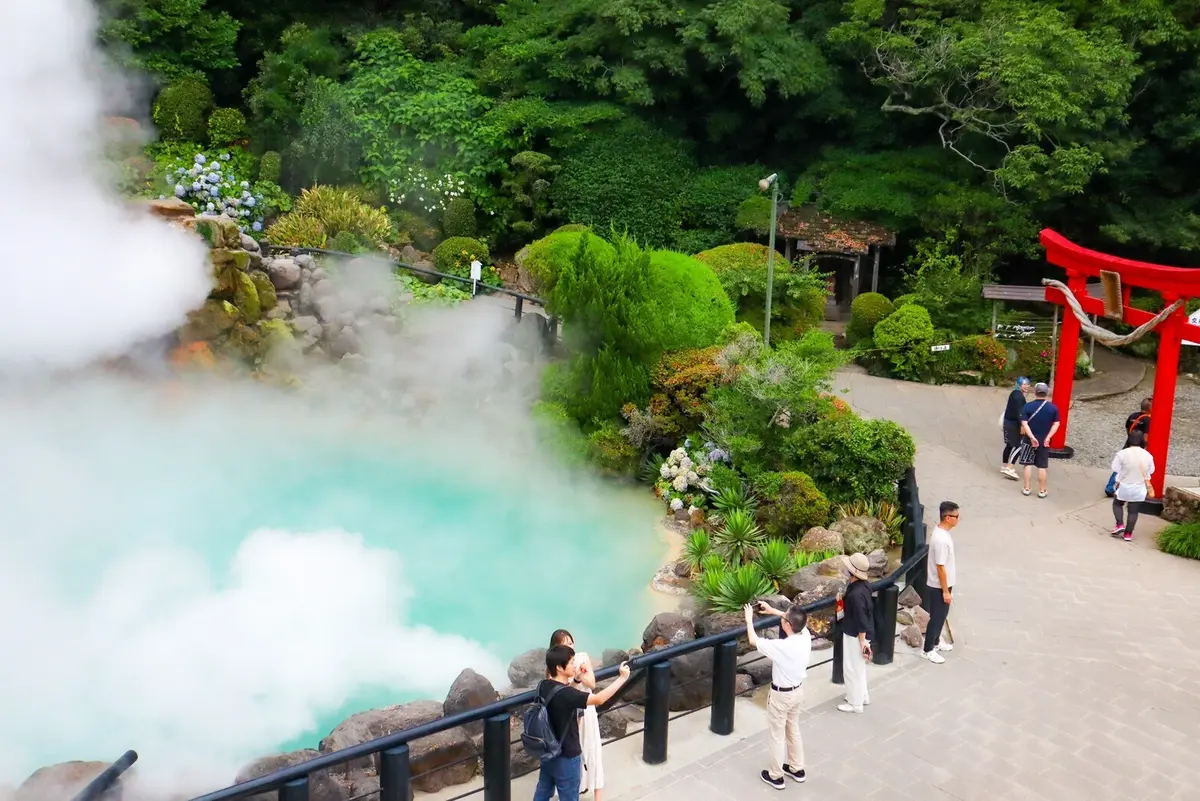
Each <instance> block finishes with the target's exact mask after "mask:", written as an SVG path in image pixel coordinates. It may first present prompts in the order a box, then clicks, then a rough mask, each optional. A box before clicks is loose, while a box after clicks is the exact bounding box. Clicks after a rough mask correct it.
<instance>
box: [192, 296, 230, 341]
mask: <svg viewBox="0 0 1200 801" xmlns="http://www.w3.org/2000/svg"><path fill="white" fill-rule="evenodd" d="M237 321H238V310H237V308H236V307H234V305H233V304H232V303H229V302H228V301H223V300H207V301H205V302H204V305H203V306H201V307H200V308H199V309H197V310H196V311H194V312H191V313H190V314H188V322H187V325H185V326H184V327H183V328H182V329H180V332H179V338H180V340H181V341H182V342H184V343H185V344H186V343H191V342H209V341H211V340H214V339H216V338H217V337H219V336H221V335H222V334H224V333H226V332H227V331H229V330H231V329H232V328H233V327H234V326H235V325H236V324H237Z"/></svg>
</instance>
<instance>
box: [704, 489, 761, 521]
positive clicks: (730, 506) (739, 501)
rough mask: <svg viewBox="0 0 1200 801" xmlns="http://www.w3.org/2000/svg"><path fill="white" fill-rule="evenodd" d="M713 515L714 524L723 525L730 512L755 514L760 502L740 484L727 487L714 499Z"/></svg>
mask: <svg viewBox="0 0 1200 801" xmlns="http://www.w3.org/2000/svg"><path fill="white" fill-rule="evenodd" d="M712 508H713V514H712V515H711V516H710V517H711V518H712V520H713V522H714V523H721V522H722V521H724V520H725V518H726V516H728V515H729V513H730V512H736V511H742V512H749V513H750V514H751V515H753V514H754V510H755V509H756V508H758V501H756V500H755V498H754V496H753V495H751V494H750V493H749V492H748V491H747V490H746V487H745V486H744V485H742V484H739V485H737V486H735V487H725V488H724V489H722V490H721V491H720V492H718V493H717V494H716V495H714V496H713V499H712Z"/></svg>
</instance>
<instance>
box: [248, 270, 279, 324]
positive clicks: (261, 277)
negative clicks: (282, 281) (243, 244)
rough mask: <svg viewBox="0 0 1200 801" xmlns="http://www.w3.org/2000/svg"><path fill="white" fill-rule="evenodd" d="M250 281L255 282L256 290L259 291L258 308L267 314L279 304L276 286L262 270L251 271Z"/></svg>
mask: <svg viewBox="0 0 1200 801" xmlns="http://www.w3.org/2000/svg"><path fill="white" fill-rule="evenodd" d="M250 280H251V281H253V282H254V288H255V289H257V290H258V308H259V310H260V311H261V312H262V313H263V314H266V313H267V312H269V311H270V310H271V309H273V308H275V306H276V305H277V304H278V303H279V296H278V295H277V294H276V293H275V285H274V284H272V283H271V278H270V277H269V276H268V275H267V274H266V273H265V272H263V271H262V270H251V271H250Z"/></svg>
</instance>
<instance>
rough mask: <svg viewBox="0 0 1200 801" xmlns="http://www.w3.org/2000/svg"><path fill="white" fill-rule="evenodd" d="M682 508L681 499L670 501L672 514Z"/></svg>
mask: <svg viewBox="0 0 1200 801" xmlns="http://www.w3.org/2000/svg"><path fill="white" fill-rule="evenodd" d="M682 508H683V499H682V498H675V499H673V500H672V501H671V511H672V512H678V511H679V510H680V509H682Z"/></svg>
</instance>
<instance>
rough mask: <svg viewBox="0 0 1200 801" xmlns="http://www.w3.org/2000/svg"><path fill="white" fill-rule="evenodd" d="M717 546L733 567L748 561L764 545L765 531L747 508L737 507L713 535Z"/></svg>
mask: <svg viewBox="0 0 1200 801" xmlns="http://www.w3.org/2000/svg"><path fill="white" fill-rule="evenodd" d="M713 540H714V541H715V543H716V545H717V547H718V548H719V549H720V550H721V553H722V554H724V556H725V558H726V559H728V560H729V562H730V564H731V565H732V566H733V567H738V566H740V565H742V564H744V563H745V562H747V561H748V560H749V558H750V556H751V554H752V553H757V551H758V548H759V546H761V545H762V541H763V533H762V529H761V528H759V527H758V524H757V523H755V522H754V516H753V515H752V514H751V513H750V512H748V511H746V510H745V509H735V510H733V511H731V512H730V513H729V514H727V515H726V516H725V522H724V524H723V525H722V526H721V527H720V528H719V529H717V532H716V534H715V535H714V536H713Z"/></svg>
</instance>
